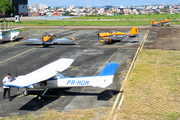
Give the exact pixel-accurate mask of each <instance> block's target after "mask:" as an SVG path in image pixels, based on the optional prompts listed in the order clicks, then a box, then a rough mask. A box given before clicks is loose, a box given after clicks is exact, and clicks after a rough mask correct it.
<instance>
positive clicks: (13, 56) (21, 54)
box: [0, 48, 37, 64]
mask: <svg viewBox="0 0 180 120" xmlns="http://www.w3.org/2000/svg"><path fill="white" fill-rule="evenodd" d="M35 49H37V48H32V49H30V50H27V51H25V52H22V53H20V54H18V55H15V56H13V57H11V58H8V59H6V60H4V61H1V62H0V64H2V63H4V62H6V61H9V60H11V59H14V58H16V57H18V56H21V55H23V54H25V53H28V52H30V51H32V50H35Z"/></svg>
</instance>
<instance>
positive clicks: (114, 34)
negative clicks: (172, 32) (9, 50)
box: [0, 19, 175, 47]
mask: <svg viewBox="0 0 180 120" xmlns="http://www.w3.org/2000/svg"><path fill="white" fill-rule="evenodd" d="M171 24H175V22H170V20H169V19H163V20H160V21H158V22H155V21H154V20H152V23H151V25H152V26H160V25H161V26H164V25H167V26H169V25H171ZM22 28H23V27H18V28H14V29H7V30H0V40H2V39H10V41H11V42H12V41H14V40H15V39H16V37H17V36H18V35H21V36H22V34H21V32H20V31H15V30H18V29H22ZM97 35H98V40H99V37H100V38H101V40H100V42H101V43H114V42H116V41H117V40H119V39H122V38H125V37H137V36H138V28H137V27H132V29H131V31H130V32H129V33H125V32H119V31H116V30H111V31H109V32H108V33H98V34H97ZM54 37H56V36H55V35H53V34H51V33H45V34H44V35H42V38H24V39H23V40H22V41H24V42H33V43H34V44H42V45H43V47H47V46H48V45H52V44H59V43H62V42H73V41H75V39H74V38H54Z"/></svg>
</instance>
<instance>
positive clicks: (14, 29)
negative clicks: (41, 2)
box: [11, 27, 24, 30]
mask: <svg viewBox="0 0 180 120" xmlns="http://www.w3.org/2000/svg"><path fill="white" fill-rule="evenodd" d="M22 28H24V27H18V28H13V29H11V30H19V29H22Z"/></svg>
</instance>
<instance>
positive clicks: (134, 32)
mask: <svg viewBox="0 0 180 120" xmlns="http://www.w3.org/2000/svg"><path fill="white" fill-rule="evenodd" d="M130 35H134V36H138V28H137V27H132V29H131V31H130Z"/></svg>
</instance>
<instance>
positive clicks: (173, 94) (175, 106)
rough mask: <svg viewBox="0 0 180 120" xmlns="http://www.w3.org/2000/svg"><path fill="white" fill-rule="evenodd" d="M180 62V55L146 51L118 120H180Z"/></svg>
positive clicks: (127, 86)
mask: <svg viewBox="0 0 180 120" xmlns="http://www.w3.org/2000/svg"><path fill="white" fill-rule="evenodd" d="M179 58H180V51H167V50H158V49H157V50H149V49H143V50H142V51H141V52H140V54H139V56H138V58H137V61H136V63H135V67H134V69H133V70H132V73H131V75H130V78H129V80H127V81H126V83H125V86H124V93H125V97H124V100H123V106H122V108H121V109H120V111H118V113H119V114H118V113H117V114H118V117H119V118H122V119H125V118H129V119H132V120H134V119H144V120H149V119H153V120H154V119H155V120H164V119H168V120H178V119H180V111H179V106H180V103H179V97H180V94H179V93H180V86H179V84H180V82H179V81H180V74H179V73H180V72H179V66H180V62H179ZM175 64H176V65H175Z"/></svg>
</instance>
